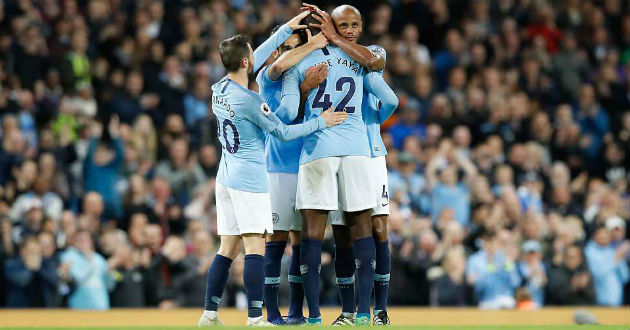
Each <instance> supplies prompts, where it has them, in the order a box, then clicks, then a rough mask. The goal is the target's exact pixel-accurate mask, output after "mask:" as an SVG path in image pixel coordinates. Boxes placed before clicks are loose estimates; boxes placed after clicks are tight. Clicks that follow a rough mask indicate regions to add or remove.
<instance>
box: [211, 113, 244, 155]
mask: <svg viewBox="0 0 630 330" xmlns="http://www.w3.org/2000/svg"><path fill="white" fill-rule="evenodd" d="M228 127H230V128H231V129H232V134H233V140H234V145H232V144H230V141H229V140H228V136H227V135H228V132H227V129H226V128H228ZM221 131H223V141H225V143H224V144H223V146H224V147H225V149H226V150H227V151H228V152H229V153H231V154H235V153H236V152H237V151H238V147H239V146H240V145H241V139H240V138H239V135H238V130H237V129H236V125H234V123H233V122H232V121H231V120H229V119H224V120H223V125H221V123H220V122H219V120H218V119H217V135H218V136H219V139H221Z"/></svg>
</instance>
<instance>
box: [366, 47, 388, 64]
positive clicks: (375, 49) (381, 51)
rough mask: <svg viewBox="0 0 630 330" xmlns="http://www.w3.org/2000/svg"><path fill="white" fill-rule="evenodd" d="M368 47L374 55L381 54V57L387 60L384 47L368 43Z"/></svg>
mask: <svg viewBox="0 0 630 330" xmlns="http://www.w3.org/2000/svg"><path fill="white" fill-rule="evenodd" d="M368 49H369V50H370V51H371V52H372V54H374V55H377V54H378V55H381V56H383V59H385V60H386V61H387V52H385V48H383V47H381V46H379V45H370V46H368Z"/></svg>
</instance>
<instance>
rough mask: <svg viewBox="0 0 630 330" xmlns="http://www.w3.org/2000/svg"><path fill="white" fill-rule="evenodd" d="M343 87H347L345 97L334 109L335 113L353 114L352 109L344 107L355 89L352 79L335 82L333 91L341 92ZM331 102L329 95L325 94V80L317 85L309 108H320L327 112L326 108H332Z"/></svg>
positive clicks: (346, 78) (347, 78)
mask: <svg viewBox="0 0 630 330" xmlns="http://www.w3.org/2000/svg"><path fill="white" fill-rule="evenodd" d="M345 85H349V87H348V91H347V92H346V96H344V97H343V99H341V101H340V102H339V104H337V106H336V107H335V112H337V111H345V112H347V113H353V112H354V107H347V106H346V105H347V104H348V102H350V100H352V97H353V96H354V91H355V89H356V84H355V82H354V79H352V77H341V78H339V79H338V80H337V83H336V84H335V90H336V91H338V92H343V91H344V87H345ZM332 105H333V104H332V102H330V94H327V93H326V80H324V82H322V83H321V84H320V85H319V88H318V89H317V93H316V94H315V98H314V99H313V105H312V106H311V108H321V109H322V111H324V110H328V108H330V107H332Z"/></svg>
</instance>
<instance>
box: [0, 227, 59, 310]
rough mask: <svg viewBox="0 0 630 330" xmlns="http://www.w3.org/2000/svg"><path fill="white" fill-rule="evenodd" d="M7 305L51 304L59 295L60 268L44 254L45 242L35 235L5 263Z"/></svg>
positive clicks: (36, 305) (40, 305) (31, 305)
mask: <svg viewBox="0 0 630 330" xmlns="http://www.w3.org/2000/svg"><path fill="white" fill-rule="evenodd" d="M4 274H5V277H6V281H7V282H6V285H7V288H6V290H7V303H6V306H7V307H47V306H51V305H52V304H53V302H54V297H55V296H56V292H57V286H58V283H59V281H58V277H57V269H56V268H55V266H54V263H52V262H51V259H49V258H44V257H43V256H42V246H41V244H40V243H39V240H37V239H36V238H34V237H29V238H27V239H26V240H24V243H22V246H21V247H20V254H19V255H18V256H15V257H13V258H11V259H9V260H7V262H6V264H5V266H4Z"/></svg>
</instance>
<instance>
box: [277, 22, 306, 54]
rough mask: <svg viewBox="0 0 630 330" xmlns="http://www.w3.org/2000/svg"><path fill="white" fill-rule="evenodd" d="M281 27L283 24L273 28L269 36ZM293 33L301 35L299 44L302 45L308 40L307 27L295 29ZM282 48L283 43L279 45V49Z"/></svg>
mask: <svg viewBox="0 0 630 330" xmlns="http://www.w3.org/2000/svg"><path fill="white" fill-rule="evenodd" d="M300 24H301V23H300ZM281 27H282V25H276V26H274V27H273V29H271V33H270V34H269V36H272V35H273V34H274V33H276V32H278V30H280V28H281ZM291 34H297V36H298V37H300V44H299V45H298V46H301V45H303V44H304V43H306V42H307V41H308V40H307V39H308V38H307V37H306V29H297V30H293V32H291ZM280 48H282V45H280V46H278V49H280Z"/></svg>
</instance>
